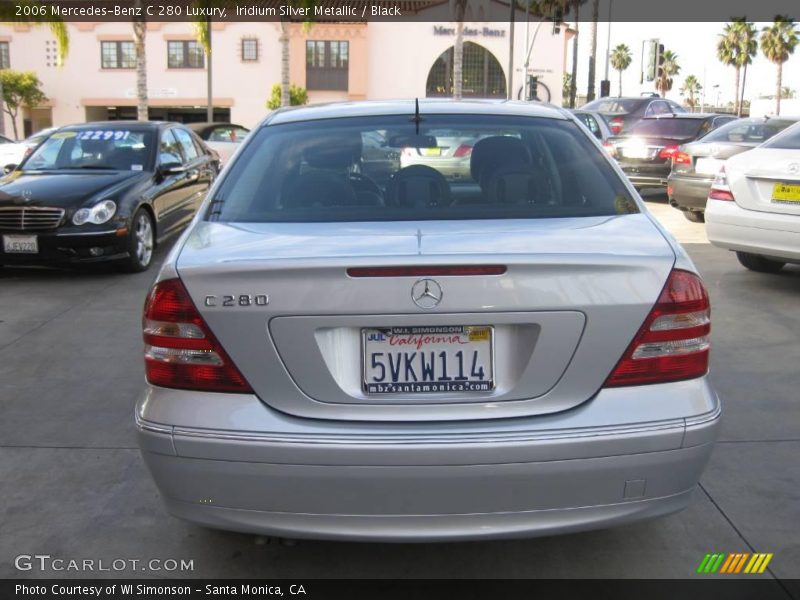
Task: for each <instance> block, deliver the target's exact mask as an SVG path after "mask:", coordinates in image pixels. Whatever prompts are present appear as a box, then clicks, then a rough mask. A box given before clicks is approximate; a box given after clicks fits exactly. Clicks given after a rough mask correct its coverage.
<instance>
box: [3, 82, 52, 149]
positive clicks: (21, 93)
mask: <svg viewBox="0 0 800 600" xmlns="http://www.w3.org/2000/svg"><path fill="white" fill-rule="evenodd" d="M0 83H2V90H3V105H4V106H3V111H4V112H6V113H8V114H9V115H10V116H11V119H12V123H13V125H14V137H18V136H17V114H18V113H19V109H20V108H22V107H25V108H34V107H36V106H39V105H40V104H42V102H44V101H45V100H47V96H45V95H44V92H43V91H42V82H41V81H39V78H38V77H37V76H36V73H34V72H33V71H12V70H11V69H3V70H2V71H0Z"/></svg>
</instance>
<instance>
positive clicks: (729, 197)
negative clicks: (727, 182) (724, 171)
mask: <svg viewBox="0 0 800 600" xmlns="http://www.w3.org/2000/svg"><path fill="white" fill-rule="evenodd" d="M708 199H709V200H726V201H728V202H733V201H734V198H733V194H732V193H731V192H730V190H718V189H715V188H713V187H712V188H711V189H710V190H708Z"/></svg>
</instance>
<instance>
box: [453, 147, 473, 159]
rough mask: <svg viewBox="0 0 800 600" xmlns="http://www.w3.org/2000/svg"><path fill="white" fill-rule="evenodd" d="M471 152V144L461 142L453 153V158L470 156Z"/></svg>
mask: <svg viewBox="0 0 800 600" xmlns="http://www.w3.org/2000/svg"><path fill="white" fill-rule="evenodd" d="M471 154H472V146H470V145H469V144H461V145H460V146H459V147H458V148H456V151H455V152H454V153H453V156H454V157H455V158H464V157H465V156H470V155H471Z"/></svg>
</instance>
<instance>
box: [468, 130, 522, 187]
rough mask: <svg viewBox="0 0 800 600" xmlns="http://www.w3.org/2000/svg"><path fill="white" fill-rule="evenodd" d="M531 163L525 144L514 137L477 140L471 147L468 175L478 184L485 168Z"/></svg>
mask: <svg viewBox="0 0 800 600" xmlns="http://www.w3.org/2000/svg"><path fill="white" fill-rule="evenodd" d="M532 163H533V159H532V158H531V153H530V151H529V150H528V146H526V145H525V143H524V142H523V141H522V140H521V139H519V138H515V137H509V136H507V135H495V136H492V137H487V138H483V139H482V140H479V141H478V143H476V144H475V145H474V146H473V147H472V156H471V158H470V161H469V173H470V175H471V176H472V179H474V180H475V181H477V182H480V180H481V177H482V176H483V173H484V171H486V169H487V168H494V167H496V166H498V165H501V164H514V165H530V164H532Z"/></svg>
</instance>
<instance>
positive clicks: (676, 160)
mask: <svg viewBox="0 0 800 600" xmlns="http://www.w3.org/2000/svg"><path fill="white" fill-rule="evenodd" d="M672 164H673V165H691V164H692V157H691V156H689V155H688V154H686V152H681V151H680V150H676V151H675V153H674V154H673V155H672Z"/></svg>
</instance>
